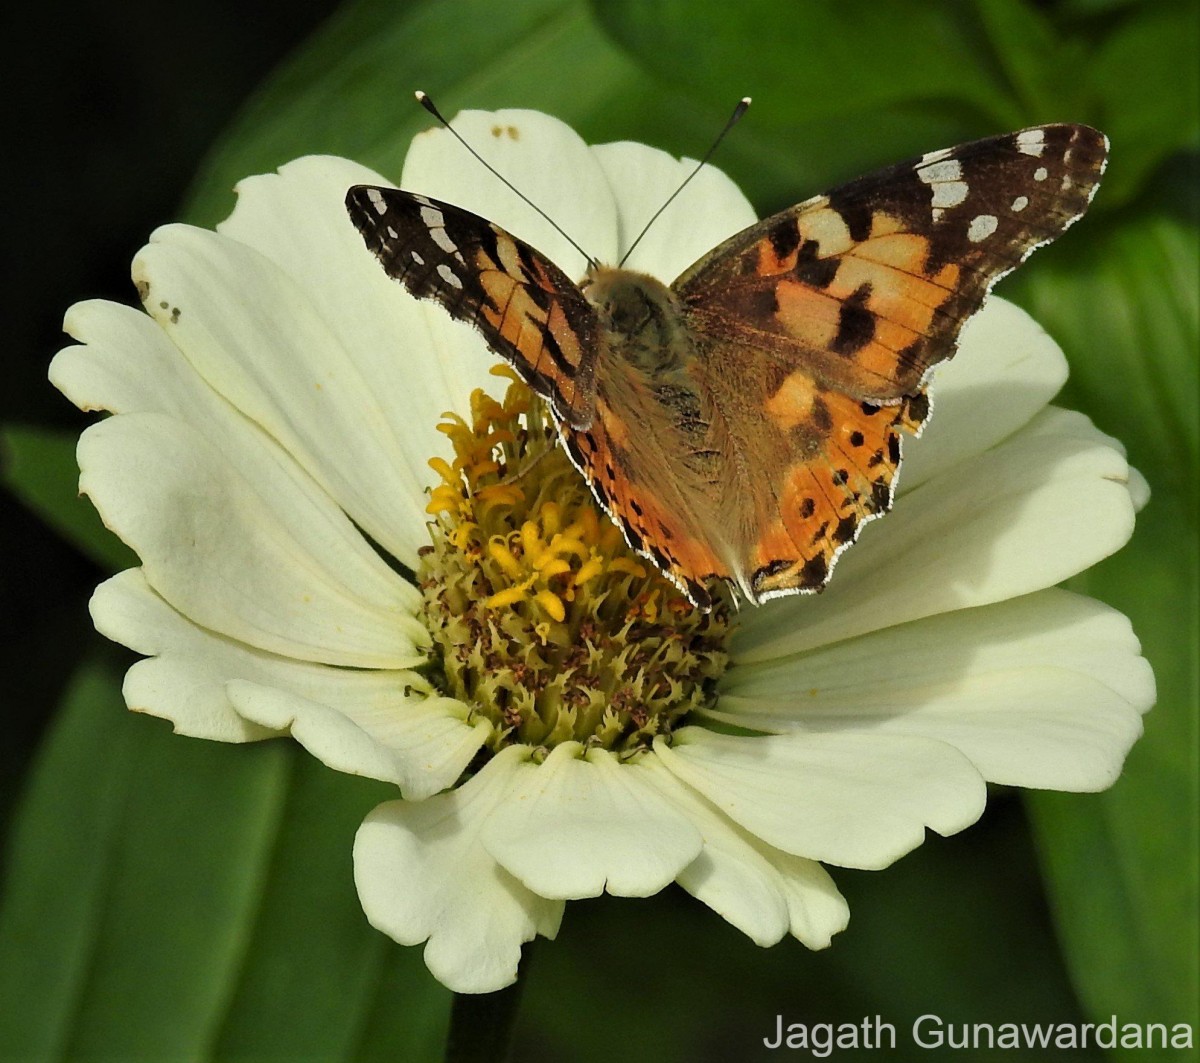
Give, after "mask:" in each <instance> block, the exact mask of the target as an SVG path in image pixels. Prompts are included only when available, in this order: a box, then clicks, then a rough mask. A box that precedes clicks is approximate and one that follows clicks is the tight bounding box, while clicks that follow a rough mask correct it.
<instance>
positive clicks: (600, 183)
mask: <svg viewBox="0 0 1200 1063" xmlns="http://www.w3.org/2000/svg"><path fill="white" fill-rule="evenodd" d="M452 125H453V126H454V129H455V130H456V131H457V132H458V133H459V134H460V135H461V136H462V137H463V138H464V139H465V140H466V141H467V143H469V144H470V145H471V147H473V148H474V149H475V150H476V151H477V152H479V154H480V155H481V156H483V158H484V159H486V160H487V161H488V162H489V163H490V164H491V165H492V166H493V167H495V169H496V170H497V171H498V172H499V173H500V174H502V175H503V176H504V178H505V179H506V180H508V181H509V182H510V183H511V184H512V185H513V186H515V187H516V188H517V189H518V190H519V191H520V193H521V194H522V195H523V196H525V197H526V198H527V199H528V200H530V201H531V202H532V203H534V204H536V206H537V207H538V208H540V209H541V210H542V211H544V212H545V214H547V215H549V217H550V218H552V219H553V220H554V222H555V223H557V224H558V225H559V226H561V227H562V228H563V229H565V230H566V231H567V233H568V234H569V235H570V236H571V238H572V239H573V240H574V241H575V243H577V244H579V245H580V247H582V248H583V251H584V252H586V253H587V254H588V255H591V256H592V257H593V258H595V259H597V260H599V261H601V262H614V261H615V260H616V259H615V255H616V251H617V221H616V207H615V205H614V203H613V198H612V193H611V191H610V189H609V185H608V182H607V181H606V180H605V177H604V174H603V173H602V172H601V169H600V166H599V165H598V163H597V162H596V160H595V158H594V156H593V155H592V152H591V149H589V148H588V146H587V145H586V144H585V143H584V142H583V141H582V140H581V139H580V137H579V135H578V134H577V133H576V132H575V131H574V130H573V129H571V128H570V127H569V126H567V125H564V124H563V123H562V122H560V121H558V119H556V118H551V117H550V116H548V115H545V114H540V113H539V112H537V111H521V110H507V111H461V112H460V113H459V114H458V115H457V116H456V117H455V118H454V119H453V122H452ZM400 187H401V188H404V189H406V190H407V191H410V192H419V193H421V194H423V195H427V196H433V197H434V198H436V199H440V200H443V201H444V202H447V203H452V204H454V205H455V206H458V207H462V208H464V209H465V210H469V211H473V212H474V213H475V214H478V215H480V216H481V217H482V218H485V219H486V220H488V221H490V222H495V223H496V224H497V225H499V226H500V227H501V228H503V229H505V230H507V231H508V232H510V233H512V234H513V235H514V236H516V237H518V238H520V239H521V240H524V241H525V242H526V243H528V244H530V245H531V246H532V247H534V248H535V249H537V250H538V251H540V252H541V253H542V254H543V255H546V256H547V257H548V258H549V259H550V260H551V261H553V262H555V263H556V264H557V265H558V266H559V267H560V268H561V269H563V270H564V271H565V272H566V274H567V276H568V277H570V278H571V279H572V280H576V281H578V280H580V279H582V277H583V274H584V270H585V267H586V265H587V263H586V260H585V258H584V255H583V254H581V253H580V252H579V251H577V250H575V249H574V248H572V247H571V245H570V243H568V241H567V240H566V238H565V237H564V236H563V235H562V234H561V233H559V232H557V231H556V230H555V228H554V226H553V225H552V224H551V223H550V222H549V221H547V220H546V218H545V217H543V216H541V215H540V214H539V213H538V211H537V209H535V207H532V206H530V205H529V203H527V202H524V201H523V200H522V199H521V198H520V196H518V195H517V193H516V192H514V191H512V190H511V189H509V188H506V187H505V186H504V184H503V182H501V181H500V179H499V178H498V177H495V176H494V175H492V174H490V173H488V171H487V170H486V169H485V168H484V167H483V166H482V165H480V163H479V162H477V161H476V160H475V159H473V158H471V157H470V155H469V154H468V153H467V151H466V149H464V148H463V147H462V145H461V144H459V143H458V142H457V141H456V140H455V139H454V138H453V137H452V136H451V135H450V134H449V133H448V132H446V131H445V130H444V129H440V128H434V129H429V130H427V131H426V132H424V133H420V134H418V135H417V136H416V137H414V138H413V142H412V145H411V146H410V147H409V149H408V155H407V157H406V158H405V160H404V174H403V177H402V178H401V181H400Z"/></svg>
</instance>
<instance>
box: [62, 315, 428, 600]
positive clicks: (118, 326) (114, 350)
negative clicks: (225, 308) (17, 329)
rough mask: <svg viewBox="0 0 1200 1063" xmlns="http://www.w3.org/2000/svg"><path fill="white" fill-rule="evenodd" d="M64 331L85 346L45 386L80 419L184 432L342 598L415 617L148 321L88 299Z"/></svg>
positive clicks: (329, 513)
mask: <svg viewBox="0 0 1200 1063" xmlns="http://www.w3.org/2000/svg"><path fill="white" fill-rule="evenodd" d="M63 327H64V329H65V330H66V331H67V332H69V333H70V334H71V335H72V336H74V337H75V338H76V339H78V340H82V341H83V343H84V344H85V346H78V347H68V348H66V349H65V350H63V351H60V352H59V353H58V355H57V356H56V357H55V359H54V361H53V362H52V363H51V366H50V379H51V382H52V383H53V384H54V385H55V386H56V387H58V388H59V389H60V390H61V391H62V392H63V393H64V394H65V395H66V396H67V397H68V398H70V399H71V401H72V402H74V403H75V404H76V405H78V406H80V407H81V408H82V409H88V410H94V409H103V410H110V411H112V412H113V413H162V414H167V415H169V416H170V417H173V418H176V419H177V420H179V421H182V422H183V423H185V424H187V425H189V426H190V427H191V428H193V429H194V430H195V431H196V432H198V433H199V434H200V435H202V436H203V437H204V438H205V439H206V440H207V441H208V443H210V444H211V445H212V446H213V447H214V448H215V449H216V450H218V451H219V452H220V453H221V455H222V457H223V458H224V459H225V461H226V463H227V464H228V465H229V466H230V467H232V468H235V469H237V471H238V473H239V475H240V476H241V477H242V478H243V479H245V480H246V481H247V483H248V485H249V486H250V488H251V489H252V490H253V491H254V492H255V494H257V495H258V496H259V498H261V499H262V500H263V504H264V505H265V506H266V507H267V508H268V509H270V510H271V511H272V513H273V514H274V515H275V517H276V518H277V519H278V520H279V521H280V522H281V523H283V524H284V525H285V526H286V528H287V531H288V534H289V535H290V536H291V537H292V538H293V539H295V540H296V542H297V544H299V545H300V546H301V547H303V548H304V549H305V550H306V551H308V552H309V553H311V554H312V555H313V557H315V558H318V559H320V561H321V562H322V564H323V565H324V566H325V567H326V568H329V569H336V570H337V572H338V573H339V578H340V579H341V581H342V582H343V583H344V584H345V586H346V588H347V589H348V590H350V591H352V592H353V593H355V594H357V595H360V596H362V597H364V598H366V599H367V600H369V601H371V600H373V601H376V602H378V603H379V604H381V605H383V606H385V607H387V606H389V605H390V604H392V603H394V602H397V601H400V602H404V603H405V605H406V606H407V607H408V608H409V610H410V611H414V612H415V611H416V610H417V609H418V608H419V607H420V595H419V594H418V593H417V591H416V589H415V588H413V587H410V586H409V585H408V584H407V583H405V582H404V581H403V580H401V579H400V578H399V577H398V576H397V575H396V573H395V572H393V571H392V570H391V569H390V568H389V567H388V566H387V565H386V564H385V563H384V562H383V560H382V559H381V558H380V557H379V555H378V554H377V553H376V552H375V551H374V550H373V549H371V547H370V546H369V545H368V544H367V542H366V540H365V539H364V538H363V536H362V534H361V533H360V532H359V531H358V529H357V528H355V527H354V525H353V524H352V523H351V522H350V521H349V520H348V519H347V518H346V516H345V514H344V513H343V512H342V511H341V510H340V509H339V508H338V507H337V506H336V505H335V504H334V502H333V500H332V499H331V498H330V497H329V495H328V494H327V493H326V492H325V491H324V490H323V489H322V488H321V487H319V486H318V485H317V484H316V483H315V482H314V481H313V479H312V477H310V476H309V475H308V474H307V473H306V472H305V471H304V470H303V469H302V468H300V467H299V466H298V465H297V464H296V462H295V461H294V460H293V459H292V458H291V456H290V455H288V454H287V452H286V451H284V450H283V449H282V448H281V447H280V446H279V445H278V444H277V443H276V442H275V441H274V440H272V439H271V438H270V437H269V436H268V435H267V434H266V433H265V432H263V431H262V430H261V429H260V428H258V427H257V426H256V425H254V424H253V423H252V422H250V421H248V420H247V419H246V418H245V417H243V416H242V415H241V414H239V413H238V412H237V411H236V410H235V409H233V407H231V406H230V405H229V404H228V403H227V402H225V401H224V400H223V399H222V398H221V397H220V396H218V395H217V394H216V392H214V391H213V390H212V388H210V387H209V386H208V385H207V384H206V383H205V382H204V381H203V380H202V379H201V378H200V377H199V376H198V375H197V374H196V371H195V370H194V369H192V367H191V366H190V365H189V364H188V363H187V361H186V359H184V357H183V356H182V354H181V353H180V352H179V349H178V348H177V347H175V346H174V344H172V343H171V341H170V340H168V339H167V337H166V334H165V333H164V332H163V330H162V329H161V328H159V327H158V325H156V324H155V323H154V321H153V320H152V319H151V318H149V317H147V316H146V315H145V314H143V313H141V312H140V311H137V310H134V309H133V308H131V307H127V306H121V305H120V304H118V303H110V302H105V301H104V300H100V299H93V300H90V301H88V302H84V303H77V304H76V305H75V306H73V307H71V309H70V310H69V311H68V312H67V316H66V320H65V322H64V323H63Z"/></svg>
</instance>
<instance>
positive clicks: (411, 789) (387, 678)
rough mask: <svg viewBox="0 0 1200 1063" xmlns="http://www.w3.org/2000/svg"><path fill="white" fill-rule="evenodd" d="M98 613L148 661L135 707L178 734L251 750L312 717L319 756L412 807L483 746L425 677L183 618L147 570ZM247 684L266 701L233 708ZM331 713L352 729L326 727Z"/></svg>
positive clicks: (133, 694) (136, 680)
mask: <svg viewBox="0 0 1200 1063" xmlns="http://www.w3.org/2000/svg"><path fill="white" fill-rule="evenodd" d="M91 610H92V618H93V620H94V621H95V624H96V628H97V630H98V631H100V632H101V633H102V634H104V635H106V636H107V637H109V638H111V639H113V640H114V641H117V642H120V643H122V644H123V645H125V646H129V647H130V648H131V649H133V650H135V651H136V652H138V653H143V654H146V655H148V656H149V657H150V659H149V660H145V661H139V662H138V663H137V664H135V665H134V666H133V667H132V668H131V669H130V670H129V672H128V673H127V674H126V676H125V686H124V694H125V700H126V702H127V704H128V705H129V707H130V708H131V709H133V710H134V711H135V712H146V713H149V714H150V715H152V716H160V717H162V718H164V719H169V720H171V721H172V723H173V724H174V729H175V731H176V732H177V733H179V734H187V735H192V736H193V737H196V738H208V739H215V740H217V741H222V742H245V741H253V740H256V739H260V738H269V737H274V736H277V735H280V734H286V733H287V732H288V730H289V729H290V728H291V726H292V723H293V719H294V718H295V717H302V718H303V717H304V716H305V713H310V714H311V715H312V716H313V717H314V718H315V719H316V724H313V723H312V722H311V721H309V720H307V719H305V723H304V727H303V728H302V733H297V734H296V737H297V738H298V739H300V740H301V741H302V742H303V744H304V745H305V746H306V747H307V748H309V750H310V751H311V752H313V753H314V754H315V755H316V756H317V757H319V758H320V759H321V760H323V761H324V762H325V763H327V764H329V765H330V767H334V768H337V769H338V770H341V771H349V772H352V773H354V774H358V775H370V776H372V777H374V778H381V779H385V780H388V781H391V782H395V783H397V784H398V785H399V786H400V788H401V790H402V791H403V792H404V794H405V796H407V797H411V798H419V797H427V796H429V795H430V794H434V793H437V792H438V791H439V790H442V789H444V788H445V787H447V786H450V785H452V784H453V783H454V782H455V781H456V780H457V779H458V777H459V775H461V773H462V770H463V768H464V767H465V765H466V763H467V762H468V761H469V760H470V758H471V756H472V755H473V754H474V752H475V750H476V749H478V747H479V745H480V743H481V742H482V741H483V738H484V737H485V736H483V735H481V734H480V728H479V727H478V726H476V727H473V726H471V725H470V724H469V723H468V722H467V716H468V712H469V710H468V708H467V706H465V705H463V704H462V703H461V702H458V701H454V700H453V699H451V698H443V697H438V696H436V695H434V694H432V692H431V690H430V687H429V684H428V682H427V681H426V680H425V679H424V678H423V677H421V676H420V675H418V674H417V673H416V672H409V671H391V670H388V671H383V670H370V671H368V670H363V669H351V668H330V667H328V666H326V665H320V664H310V663H308V662H304V661H296V660H290V659H288V658H285V657H277V656H274V655H273V654H269V653H263V652H261V651H258V650H254V649H251V648H250V647H249V646H246V645H244V644H242V643H240V642H235V641H233V640H231V639H226V638H222V637H221V636H219V635H215V634H213V633H212V632H211V631H206V630H204V629H203V628H200V627H197V626H196V625H195V624H193V623H191V622H190V621H189V620H187V619H186V618H184V617H183V616H181V615H180V614H179V613H177V612H176V611H175V610H174V609H172V608H171V607H170V606H169V605H167V603H166V602H165V601H163V600H162V598H160V597H159V596H158V595H157V594H155V592H154V591H153V590H152V589H151V588H150V586H149V584H148V583H146V580H145V577H144V576H143V574H142V572H141V570H140V569H129V570H127V571H125V572H122V573H120V574H119V575H117V576H114V577H112V579H109V580H107V581H105V582H104V583H102V584H101V585H100V586H99V587H97V588H96V593H95V594H94V595H92V601H91ZM239 682H241V683H244V684H245V685H246V687H247V688H250V689H252V690H254V691H260V690H261V691H264V692H265V693H264V694H263V696H262V697H261V698H258V699H254V698H251V697H234V698H232V699H231V696H230V694H231V692H234V693H237V689H238V687H237V684H238V683H239ZM292 702H295V703H296V704H295V706H292V715H288V714H287V712H286V711H285V710H286V709H287V708H288V706H289V705H291V703H292ZM235 705H236V707H235ZM272 706H277V707H278V708H277V709H276V711H275V714H274V716H272V715H271V714H270V713H269V712H268V711H267V708H268V707H272ZM330 713H334V714H335V715H336V716H338V717H339V718H344V719H342V720H341V721H340V722H339V720H328V714H330ZM251 717H253V719H252V718H251ZM322 724H327V727H328V729H329V730H330V731H331V733H332V735H333V739H334V741H336V739H337V738H338V737H339V736H341V735H343V734H345V735H346V736H347V737H346V740H345V742H343V743H342V744H341V745H336V744H334V745H332V747H331V743H330V740H328V739H326V736H325V734H324V732H323V731H322V730H319V729H318V730H315V732H314V728H315V727H319V726H320V725H322ZM484 726H486V725H484ZM347 727H351V728H353V729H354V730H355V731H360V732H361V737H360V736H359V735H356V734H351V733H350V732H348V731H346V730H345V728H347ZM367 741H369V743H370V745H371V747H373V748H367V747H366V746H363V748H362V753H361V756H355V757H349V756H347V755H345V751H346V750H347V749H348V748H349V747H350V745H351V744H352V743H355V742H358V743H363V742H367ZM330 749H331V752H330V753H329V755H328V756H327V755H326V751H327V750H330Z"/></svg>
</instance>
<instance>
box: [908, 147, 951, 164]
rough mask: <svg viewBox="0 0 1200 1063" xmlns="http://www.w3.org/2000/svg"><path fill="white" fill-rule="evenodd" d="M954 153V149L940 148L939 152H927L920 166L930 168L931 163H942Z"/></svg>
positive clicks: (922, 157)
mask: <svg viewBox="0 0 1200 1063" xmlns="http://www.w3.org/2000/svg"><path fill="white" fill-rule="evenodd" d="M953 151H954V149H953V148H938V150H937V151H927V152H925V154H924V155H922V156H921V161H920V162H919V163H917V165H918V166H928V165H929V164H930V163H931V162H941V161H942V159H944V158H946V157H947V156H949V155H950V154H951V153H952V152H953Z"/></svg>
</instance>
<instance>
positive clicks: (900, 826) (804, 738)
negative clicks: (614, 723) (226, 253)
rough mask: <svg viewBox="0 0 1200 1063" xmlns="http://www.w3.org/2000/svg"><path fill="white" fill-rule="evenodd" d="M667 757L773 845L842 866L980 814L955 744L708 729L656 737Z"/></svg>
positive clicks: (864, 862)
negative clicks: (754, 734)
mask: <svg viewBox="0 0 1200 1063" xmlns="http://www.w3.org/2000/svg"><path fill="white" fill-rule="evenodd" d="M654 748H655V752H656V753H658V755H659V757H660V759H661V760H662V762H663V763H664V764H665V765H666V766H667V767H668V768H669V769H670V770H671V771H672V772H673V773H674V774H675V775H676V776H677V777H678V778H679V779H681V780H682V781H683V782H684V783H686V784H687V785H688V786H690V787H692V788H693V789H694V790H697V791H698V792H699V793H701V794H703V795H704V797H706V798H707V799H708V800H709V801H711V802H712V803H713V804H714V805H716V806H717V808H719V809H720V810H721V811H722V812H723V813H725V815H727V816H728V817H729V818H730V819H732V820H733V821H734V822H735V823H737V824H739V825H740V826H742V827H744V828H745V829H746V830H747V831H749V832H750V833H751V834H753V835H755V836H756V837H758V838H760V839H761V840H762V841H764V842H766V843H767V844H768V845H771V846H774V847H775V848H777V849H782V850H783V851H784V852H787V853H792V854H794V855H796V856H803V857H807V858H809V859H811V860H821V861H823V862H824V863H830V864H840V865H842V866H844V867H860V868H869V869H875V868H881V867H886V866H887V865H888V864H890V863H892V862H893V861H895V860H896V859H897V858H899V857H901V856H903V855H904V854H905V853H907V852H908V851H909V850H911V849H914V848H916V847H917V846H918V845H920V844H921V842H922V841H923V840H924V838H925V828H926V827H929V828H931V829H932V830H934V831H936V832H937V833H938V834H953V833H954V832H956V831H960V830H962V829H963V828H964V827H967V826H970V824H972V823H974V822H975V820H976V819H978V818H979V815H980V813H981V812H982V811H983V806H984V800H985V795H986V789H985V786H984V782H983V779H982V778H981V777H980V775H979V773H978V772H977V771H976V770H975V769H974V768H973V767H972V766H971V764H970V762H969V761H968V760H967V759H966V758H965V757H964V756H963V755H962V754H961V753H960V752H958V751H957V750H956V749H953V748H952V747H951V746H949V745H946V744H944V743H941V742H934V741H930V740H929V739H925V738H913V737H910V736H907V735H875V734H864V733H861V732H858V733H852V734H788V735H773V736H769V737H761V738H746V737H739V736H734V735H725V734H716V733H714V732H712V731H707V730H705V729H704V728H701V727H685V728H682V729H681V730H679V731H677V732H676V733H675V735H674V740H673V743H672V744H671V745H668V744H667V743H666V742H663V741H656V742H655V746H654Z"/></svg>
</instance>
